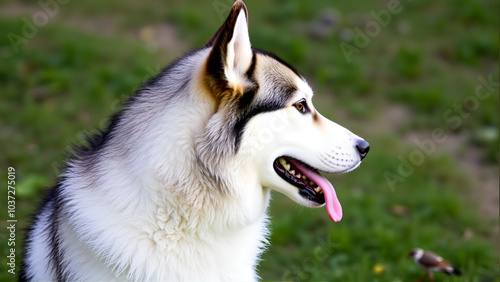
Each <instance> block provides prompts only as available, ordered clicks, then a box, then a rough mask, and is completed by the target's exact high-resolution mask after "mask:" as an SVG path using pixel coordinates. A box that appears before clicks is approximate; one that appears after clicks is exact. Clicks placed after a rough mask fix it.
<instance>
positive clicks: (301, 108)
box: [294, 99, 307, 114]
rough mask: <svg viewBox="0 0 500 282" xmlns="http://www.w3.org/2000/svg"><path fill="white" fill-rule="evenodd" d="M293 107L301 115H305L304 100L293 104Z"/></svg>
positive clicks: (305, 106) (305, 105)
mask: <svg viewBox="0 0 500 282" xmlns="http://www.w3.org/2000/svg"><path fill="white" fill-rule="evenodd" d="M294 106H295V108H296V109H297V110H298V111H299V112H301V113H303V114H305V113H307V103H306V100H304V99H302V100H300V101H298V102H297V103H295V104H294Z"/></svg>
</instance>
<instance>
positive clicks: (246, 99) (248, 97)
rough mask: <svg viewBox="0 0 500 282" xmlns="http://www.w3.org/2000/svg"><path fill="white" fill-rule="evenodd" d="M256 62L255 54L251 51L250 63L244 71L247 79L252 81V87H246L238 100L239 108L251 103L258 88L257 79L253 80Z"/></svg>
mask: <svg viewBox="0 0 500 282" xmlns="http://www.w3.org/2000/svg"><path fill="white" fill-rule="evenodd" d="M256 64H257V56H256V55H255V53H253V55H252V63H251V64H250V66H249V67H248V70H247V72H246V73H245V75H246V77H247V79H248V80H249V81H251V82H252V84H253V87H249V88H248V89H245V93H244V94H243V96H242V97H241V98H240V100H239V101H238V106H239V108H240V109H245V108H247V107H248V106H249V105H250V104H251V103H252V101H253V99H254V98H255V94H256V93H257V91H258V90H259V85H258V83H257V81H256V80H255V76H254V72H255V65H256Z"/></svg>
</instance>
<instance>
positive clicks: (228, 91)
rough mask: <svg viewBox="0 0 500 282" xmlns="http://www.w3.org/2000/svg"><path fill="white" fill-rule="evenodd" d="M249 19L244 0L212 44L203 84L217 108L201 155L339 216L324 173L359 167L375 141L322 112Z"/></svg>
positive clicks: (201, 144)
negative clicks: (253, 38)
mask: <svg viewBox="0 0 500 282" xmlns="http://www.w3.org/2000/svg"><path fill="white" fill-rule="evenodd" d="M247 20H248V13H247V9H246V6H245V4H244V3H243V1H239V0H238V1H236V2H235V3H234V5H233V7H232V10H231V12H230V14H229V17H228V18H227V20H226V21H225V23H224V24H223V25H222V27H221V28H220V29H219V30H218V31H217V33H216V34H215V35H214V36H213V37H212V39H211V40H210V41H209V43H208V44H207V46H206V48H209V49H210V54H209V55H208V58H207V61H206V63H205V66H204V75H203V77H204V81H203V82H204V87H205V89H206V90H207V92H209V93H211V95H212V97H213V99H214V100H216V101H217V102H216V104H217V109H216V112H215V114H214V115H213V116H212V117H211V119H210V120H209V122H208V124H207V127H206V128H205V132H204V135H203V138H202V139H201V141H200V142H199V148H200V150H199V153H200V159H201V160H202V162H204V163H205V164H206V166H207V167H215V166H217V165H220V163H222V162H225V161H227V160H228V159H232V160H238V162H237V163H233V164H232V165H233V167H235V166H240V167H241V168H242V169H245V170H247V172H248V173H249V174H251V175H255V176H257V178H258V179H259V181H260V184H261V185H262V186H263V187H269V188H271V189H274V190H276V191H279V192H281V193H283V194H285V195H287V196H288V197H290V198H291V199H293V200H294V201H296V202H297V203H299V204H302V205H305V206H309V207H319V206H322V205H323V204H325V201H326V205H327V209H328V213H329V215H330V217H331V218H332V219H333V220H334V221H339V220H340V219H341V218H342V208H341V206H340V203H339V201H338V199H337V197H336V195H335V190H334V189H333V186H332V185H331V184H330V182H328V180H326V178H324V177H323V176H322V175H321V174H320V173H319V172H318V171H324V172H327V173H344V172H348V171H351V170H353V169H355V168H357V167H358V166H359V165H360V163H361V161H362V159H363V158H364V157H365V155H366V154H367V152H368V150H369V144H368V142H366V141H365V140H363V139H362V138H360V137H358V136H356V135H355V134H353V133H351V132H350V131H349V130H347V129H345V128H343V127H342V126H340V125H338V124H336V123H334V122H332V121H330V120H328V119H326V118H325V117H323V116H322V115H321V114H320V113H318V112H317V111H316V109H315V108H314V105H313V103H312V97H313V91H312V90H311V87H310V86H309V85H308V84H307V82H306V80H305V79H304V78H303V77H302V75H300V74H299V72H297V71H296V70H295V69H294V68H292V67H291V66H289V65H288V64H286V63H285V62H283V61H281V60H280V59H278V58H277V57H276V56H274V55H272V54H269V53H266V52H263V51H259V50H256V49H253V48H252V47H251V45H250V39H249V34H248V24H247ZM235 156H237V157H235Z"/></svg>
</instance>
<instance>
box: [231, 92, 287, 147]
mask: <svg viewBox="0 0 500 282" xmlns="http://www.w3.org/2000/svg"><path fill="white" fill-rule="evenodd" d="M286 102H287V100H281V101H276V100H269V101H262V102H257V103H256V104H255V105H253V106H252V107H251V108H250V109H249V110H248V111H246V112H245V113H244V114H243V115H241V116H240V117H239V118H238V119H237V120H236V122H235V123H234V127H233V133H234V136H235V141H234V142H235V143H234V145H235V148H236V151H235V152H237V151H238V148H239V145H240V142H241V137H242V135H243V131H244V129H245V126H246V125H247V123H248V121H249V120H250V119H251V118H253V117H254V116H256V115H258V114H261V113H265V112H272V111H276V110H279V109H282V108H284V107H285V106H286Z"/></svg>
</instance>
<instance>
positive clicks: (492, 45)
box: [0, 0, 500, 281]
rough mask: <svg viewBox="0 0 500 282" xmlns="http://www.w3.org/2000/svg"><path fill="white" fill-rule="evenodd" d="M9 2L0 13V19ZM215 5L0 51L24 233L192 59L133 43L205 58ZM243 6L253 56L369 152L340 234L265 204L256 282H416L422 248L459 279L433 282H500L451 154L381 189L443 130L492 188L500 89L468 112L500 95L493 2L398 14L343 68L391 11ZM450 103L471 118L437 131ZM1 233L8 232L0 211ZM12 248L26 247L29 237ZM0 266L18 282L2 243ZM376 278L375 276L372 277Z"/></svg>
mask: <svg viewBox="0 0 500 282" xmlns="http://www.w3.org/2000/svg"><path fill="white" fill-rule="evenodd" d="M226 2H228V1H219V2H218V3H219V4H220V3H222V4H224V3H226ZM8 3H9V2H8V1H4V2H0V7H1V5H6V4H8ZM214 3H215V2H211V1H201V0H198V1H192V2H190V3H185V1H169V2H162V3H161V4H157V3H155V4H151V3H149V4H148V3H146V2H144V1H143V2H137V1H136V2H134V1H107V2H106V3H103V2H102V1H85V2H81V3H77V2H70V3H69V4H67V5H64V6H61V7H60V9H61V12H60V13H59V15H58V16H57V18H55V19H53V20H52V21H51V22H50V23H49V24H48V25H47V26H44V27H41V28H39V31H38V33H37V34H36V36H35V37H34V38H32V39H30V40H29V42H28V44H26V45H25V46H23V47H22V48H21V50H20V52H19V53H17V54H16V53H14V52H13V49H12V48H10V44H9V41H8V39H7V37H6V36H5V35H2V36H1V37H0V58H1V63H0V93H1V94H0V132H1V134H0V155H1V156H3V158H0V167H1V168H2V171H1V172H0V175H1V177H2V178H1V179H6V178H7V174H6V173H7V170H6V168H7V167H9V166H12V167H15V168H16V171H17V172H16V180H17V192H18V194H17V196H18V201H17V214H16V215H17V219H18V220H19V223H18V228H21V227H26V225H27V219H28V215H29V214H30V213H31V212H32V210H33V209H34V207H35V206H36V203H37V199H38V196H39V191H40V190H42V189H43V187H46V186H50V185H52V184H53V183H54V181H55V178H56V176H57V175H58V173H59V169H58V166H59V164H61V163H62V161H63V160H64V158H65V154H66V153H68V148H69V145H70V144H71V143H78V142H79V140H82V137H83V136H84V134H85V133H87V134H91V133H92V132H93V131H94V130H95V128H102V127H103V125H104V124H105V122H106V117H107V116H109V115H110V114H111V113H113V112H115V111H116V109H117V108H118V107H119V103H120V102H121V101H124V100H125V99H126V97H127V96H128V95H130V94H131V93H133V91H134V90H135V89H136V88H137V87H138V85H139V84H140V83H141V82H142V81H144V80H145V79H147V78H148V77H151V76H152V75H154V74H155V73H156V72H158V71H159V68H160V67H163V66H166V65H168V64H169V62H170V61H171V60H172V58H174V57H175V56H178V55H181V54H182V52H183V51H188V50H169V51H164V50H157V51H152V50H151V49H150V48H147V47H146V46H145V44H144V43H142V42H140V41H139V40H136V39H134V37H132V36H130V34H131V33H134V32H137V31H138V30H140V29H141V28H142V27H144V26H147V25H157V24H162V23H169V24H174V25H175V26H176V27H177V29H178V30H179V32H180V34H182V36H181V39H182V40H185V41H186V42H188V43H189V45H190V46H192V48H196V47H199V46H201V45H203V44H204V43H205V42H206V41H207V40H208V39H209V38H210V36H211V35H212V34H213V32H214V31H215V30H217V28H218V26H219V25H220V24H221V22H222V20H223V19H220V18H219V17H218V12H217V11H216V10H215V8H214V5H213V4H214ZM247 4H248V7H249V16H250V18H249V24H250V36H251V40H252V44H253V46H255V47H258V48H261V49H264V50H268V51H272V52H274V53H276V54H278V55H279V56H280V57H282V58H283V59H285V60H286V61H288V62H289V63H291V64H292V65H294V66H295V67H297V68H298V69H299V71H301V72H302V73H303V74H304V75H305V76H306V78H307V79H308V81H309V83H310V84H311V85H312V86H313V88H314V89H315V90H316V94H315V98H314V101H315V104H316V107H317V108H318V109H319V110H320V112H322V113H323V114H324V115H325V116H327V117H329V118H332V119H333V120H335V121H338V122H339V123H341V124H342V125H345V126H346V127H348V128H350V129H353V131H354V132H356V133H357V134H359V135H361V136H363V137H364V138H366V139H367V140H368V141H370V143H371V145H372V149H371V151H370V154H369V155H368V157H367V158H366V160H365V161H364V163H363V165H362V166H361V167H360V168H359V169H358V170H356V171H354V172H352V173H349V174H347V175H341V176H335V177H332V178H331V180H332V183H333V185H334V186H335V187H336V189H337V194H338V195H339V198H340V200H341V203H342V205H343V208H344V218H343V220H342V221H341V222H340V223H333V222H332V221H331V220H330V219H329V218H328V215H327V213H326V211H325V210H324V209H317V210H312V209H307V208H303V207H299V206H297V205H296V204H294V203H292V202H291V200H289V199H287V198H286V197H284V196H282V195H279V194H277V193H274V194H273V201H272V203H271V208H270V214H271V216H272V225H271V228H272V235H271V238H270V239H271V245H270V247H269V250H268V251H267V252H266V253H265V254H264V256H263V261H262V262H261V264H260V266H259V273H260V275H261V277H262V278H263V279H265V280H297V281H299V280H300V281H310V280H324V281H332V280H335V281H409V280H411V279H413V278H417V277H419V276H420V275H422V270H420V269H418V268H417V267H416V266H415V265H414V264H413V262H411V261H410V260H408V259H406V254H407V253H408V252H409V250H410V249H411V248H413V247H415V246H418V247H422V248H425V249H429V250H432V251H435V252H437V253H439V254H441V255H442V256H443V257H445V258H448V259H450V260H451V261H452V262H453V264H455V265H456V266H457V267H459V268H460V269H461V270H462V272H463V273H464V275H463V276H462V277H461V278H452V277H447V276H446V275H444V274H437V277H438V279H440V280H442V279H447V281H498V280H499V279H498V277H499V269H498V263H499V255H498V237H496V236H498V233H496V232H498V231H496V232H495V231H494V230H495V228H494V227H495V226H496V227H497V228H498V215H497V217H493V218H492V217H489V216H486V215H484V214H483V213H480V212H479V204H480V203H478V202H477V201H475V200H473V195H474V194H475V191H476V190H478V189H479V188H477V187H478V185H481V183H477V181H476V180H475V178H474V177H472V175H471V172H469V171H467V170H466V169H465V168H464V167H463V166H461V165H460V163H458V162H457V159H458V158H459V155H460V152H456V153H453V154H450V153H448V152H444V151H436V152H434V153H433V154H431V155H429V156H425V159H424V161H423V164H421V165H416V166H414V167H413V169H414V171H413V173H412V174H411V175H410V176H408V177H405V178H403V179H402V180H401V179H400V180H401V181H399V182H398V183H397V184H396V185H394V186H390V185H389V184H388V182H387V180H386V177H385V176H386V173H387V172H394V173H396V174H397V171H398V169H399V166H400V164H401V161H400V159H399V157H400V156H401V157H403V158H406V159H407V158H408V157H409V156H410V154H412V152H415V150H416V149H417V148H416V147H415V145H414V144H413V143H408V141H406V139H405V136H407V135H408V134H410V133H412V132H418V133H423V134H424V135H425V136H430V132H431V131H432V130H433V129H435V128H441V129H443V130H445V131H446V132H447V134H448V136H464V138H463V139H464V140H465V143H463V144H461V145H460V148H459V150H467V148H469V147H474V148H477V149H478V150H479V151H480V152H481V154H482V157H481V161H482V163H483V166H482V168H483V169H490V168H491V167H493V170H494V171H495V172H494V174H495V175H496V177H497V178H498V169H497V168H498V156H499V154H498V152H499V147H498V146H499V143H500V142H499V139H498V125H499V120H498V119H499V117H498V105H499V98H498V85H496V86H494V89H495V91H494V92H493V93H492V94H491V95H489V96H488V97H487V98H486V99H481V100H480V103H478V105H477V108H474V107H472V106H474V105H470V102H471V101H472V100H470V98H469V97H471V96H474V95H475V89H476V87H477V85H479V82H478V77H479V76H481V77H483V78H486V79H488V76H490V75H492V77H493V79H494V81H498V75H499V73H498V49H499V43H498V12H497V11H498V10H499V5H498V3H497V2H494V1H465V0H464V1H459V3H458V2H452V1H437V2H436V1H430V0H428V1H418V2H416V1H411V2H410V1H401V5H402V11H401V12H400V13H399V14H397V15H392V19H391V22H390V23H389V25H388V26H387V27H385V28H382V29H381V31H380V33H379V34H378V35H377V36H375V37H373V38H371V40H370V43H369V44H368V45H367V46H366V47H364V48H361V49H360V52H359V54H355V55H354V56H353V57H352V61H351V62H348V61H347V60H346V58H345V57H344V55H343V54H342V51H341V49H340V47H339V46H340V43H341V42H342V41H341V39H340V36H339V34H341V33H342V31H344V32H345V30H347V29H352V28H354V27H355V26H358V27H360V28H364V24H365V23H366V22H367V21H369V20H371V19H372V18H371V16H370V11H372V10H373V11H376V12H377V11H380V10H382V9H385V8H386V4H384V2H374V1H358V2H356V4H353V2H349V1H341V2H339V1H337V2H335V3H334V4H332V2H331V1H326V0H321V1H314V2H313V1H305V0H303V1H284V0H282V1H272V2H269V1H265V2H259V3H257V2H255V1H254V2H250V1H249V3H247ZM158 5H159V6H158ZM33 7H35V11H36V8H37V6H33ZM221 7H223V8H224V7H227V6H224V5H222V6H221ZM328 9H335V11H336V12H334V14H335V13H336V15H340V16H336V18H335V25H334V26H333V27H332V29H331V32H329V33H327V34H326V35H324V36H322V37H321V38H318V37H314V36H311V32H310V31H311V29H313V28H314V25H315V23H316V22H318V15H319V14H321V13H322V11H325V10H328ZM26 15H27V16H28V17H30V16H31V14H30V13H29V12H28V13H26ZM74 18H79V19H80V21H82V22H93V21H94V19H95V21H97V22H100V23H103V22H104V23H105V24H106V23H107V24H109V25H113V26H114V27H115V30H114V32H112V34H113V35H112V36H109V35H105V34H104V33H103V34H100V33H91V32H86V31H84V30H82V29H81V28H79V27H78V25H68V24H67V22H70V21H71V20H74ZM19 19H20V16H19V15H17V16H8V15H7V16H5V15H4V16H2V17H1V18H0V30H4V31H7V32H8V31H13V32H17V33H19V32H20V31H21V30H22V28H23V23H22V22H21V21H20V20H19ZM82 25H83V24H82ZM347 42H348V43H350V44H354V42H353V41H347ZM467 101H468V102H469V104H467ZM454 104H458V105H464V107H468V108H464V109H465V110H464V113H465V114H467V116H466V117H463V118H461V119H460V125H459V126H457V123H456V119H455V120H450V116H448V117H445V116H443V115H444V113H445V112H447V111H449V110H452V111H453V110H454ZM395 105H397V106H400V107H404V109H405V111H406V112H407V114H408V116H407V117H405V118H403V119H402V120H401V122H400V124H399V125H398V126H395V127H394V126H393V127H390V126H389V128H388V129H383V128H384V127H385V126H386V125H385V124H380V122H379V123H376V122H375V121H377V120H379V118H380V117H383V116H384V115H385V114H386V112H387V110H388V109H390V108H392V107H394V106H395ZM452 113H454V115H453V117H456V115H457V113H455V112H452ZM377 127H380V130H377ZM495 167H496V170H495ZM3 187H4V186H3ZM1 189H2V191H4V190H5V188H1ZM5 194H6V193H2V196H1V197H0V198H1V199H0V200H1V201H2V203H3V202H5V200H4V198H5ZM0 218H2V220H3V219H4V218H7V214H6V210H5V209H2V210H1V211H0ZM5 225H6V223H5V221H3V223H2V233H0V242H6V240H7V235H8V234H7V233H6V232H5V230H6V229H5V228H4V227H5ZM497 230H498V229H497ZM18 231H20V230H18ZM17 239H18V244H20V243H21V241H22V232H18V233H17ZM18 250H19V249H18ZM0 251H1V254H2V259H1V260H0V262H2V263H1V264H0V280H2V281H4V280H5V281H7V279H12V277H11V276H10V275H8V274H7V273H6V264H5V263H3V262H4V259H5V256H4V255H3V254H7V244H6V243H2V244H1V245H0ZM376 265H378V266H379V268H380V267H381V268H383V270H382V271H379V272H378V273H376V271H375V269H374V266H376Z"/></svg>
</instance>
